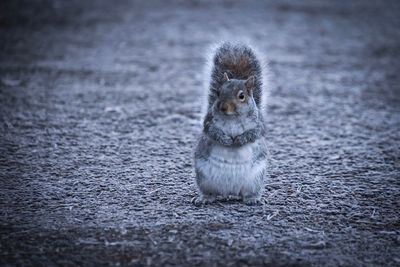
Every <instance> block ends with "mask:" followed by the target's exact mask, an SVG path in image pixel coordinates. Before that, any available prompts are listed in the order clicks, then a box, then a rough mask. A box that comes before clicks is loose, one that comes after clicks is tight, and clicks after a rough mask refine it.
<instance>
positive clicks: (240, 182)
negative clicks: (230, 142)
mask: <svg viewBox="0 0 400 267" xmlns="http://www.w3.org/2000/svg"><path fill="white" fill-rule="evenodd" d="M255 146H257V144H256V143H249V144H246V145H244V146H242V147H238V148H231V147H224V146H218V145H217V146H215V147H213V148H212V150H211V152H210V156H209V158H208V159H207V160H204V159H198V160H197V161H196V163H195V165H196V168H197V169H198V170H200V171H201V172H202V174H203V176H204V177H203V179H202V181H201V182H200V183H199V187H200V189H201V191H202V192H203V193H206V194H207V193H208V194H216V195H222V196H228V195H255V194H258V191H260V190H261V189H262V188H263V187H264V186H263V177H262V172H263V170H264V169H265V167H266V162H258V163H257V164H256V165H254V164H253V163H252V156H253V148H254V147H255Z"/></svg>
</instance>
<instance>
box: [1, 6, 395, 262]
mask: <svg viewBox="0 0 400 267" xmlns="http://www.w3.org/2000/svg"><path fill="white" fill-rule="evenodd" d="M145 2H146V1H137V2H136V1H107V0H104V1H78V0H74V1H48V0H45V1H39V0H37V1H28V0H26V1H2V2H1V4H0V14H1V16H0V188H1V190H0V264H1V265H20V266H29V265H35V266H40V265H43V266H52V265H67V266H68V265H71V266H72V265H77V264H79V265H84V266H99V265H132V266H147V265H149V266H168V265H186V266H197V265H206V266H246V265H247V266H259V265H266V266H288V265H293V266H399V265H400V105H399V104H400V86H399V84H400V75H399V73H400V2H399V1H391V2H389V1H370V2H369V1H342V2H338V1H329V2H328V1H326V2H322V1H306V2H299V1H287V2H286V1H270V2H261V1H254V2H250V1H246V2H236V1H224V2H218V3H217V2H215V1H193V2H188V1H159V2H155V1H151V3H148V2H146V3H145ZM149 2H150V1H149ZM225 39H229V40H235V39H240V40H246V39H247V40H249V41H251V42H252V43H254V44H256V45H257V47H258V48H259V50H260V51H261V52H262V53H263V54H265V56H266V57H267V58H268V60H269V68H270V86H269V88H268V90H269V93H270V97H269V99H268V108H267V111H266V118H267V128H268V140H267V143H268V145H269V149H270V152H271V160H270V165H271V171H270V173H269V175H268V183H267V185H266V193H265V195H264V198H265V200H266V204H265V205H264V206H246V205H244V204H242V203H239V202H227V203H217V204H213V205H208V206H205V207H196V206H194V205H192V204H191V203H190V199H191V198H192V197H193V196H195V195H196V187H195V184H194V172H193V166H192V155H193V147H194V146H195V143H196V139H197V136H198V134H199V133H200V131H201V116H202V113H201V112H202V103H203V102H202V101H201V100H200V99H201V97H202V96H203V94H204V90H206V87H205V85H204V80H205V77H204V74H203V67H204V62H205V58H206V54H207V49H208V47H209V45H210V44H212V43H215V42H217V41H221V40H225Z"/></svg>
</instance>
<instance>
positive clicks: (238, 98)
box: [214, 73, 256, 116]
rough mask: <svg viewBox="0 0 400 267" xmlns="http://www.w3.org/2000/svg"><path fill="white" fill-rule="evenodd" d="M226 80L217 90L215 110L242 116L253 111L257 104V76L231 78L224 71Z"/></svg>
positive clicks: (227, 114)
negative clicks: (238, 78) (254, 95)
mask: <svg viewBox="0 0 400 267" xmlns="http://www.w3.org/2000/svg"><path fill="white" fill-rule="evenodd" d="M224 80H225V82H224V83H223V84H222V86H221V87H220V88H219V90H218V91H217V96H218V98H217V101H215V102H214V112H216V113H220V114H223V115H226V116H233V115H236V116H238V115H239V116H240V115H243V114H248V113H249V112H253V111H254V109H255V108H256V104H255V102H254V99H253V89H254V86H255V77H254V76H250V77H249V78H248V79H247V80H236V79H229V77H228V75H227V74H226V73H224Z"/></svg>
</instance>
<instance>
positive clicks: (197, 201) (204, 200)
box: [191, 196, 215, 206]
mask: <svg viewBox="0 0 400 267" xmlns="http://www.w3.org/2000/svg"><path fill="white" fill-rule="evenodd" d="M214 201H215V197H211V196H207V197H206V196H197V197H193V198H192V200H191V202H192V203H193V204H194V205H195V206H202V205H205V204H210V203H213V202H214Z"/></svg>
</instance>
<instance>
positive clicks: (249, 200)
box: [243, 197, 264, 206]
mask: <svg viewBox="0 0 400 267" xmlns="http://www.w3.org/2000/svg"><path fill="white" fill-rule="evenodd" d="M243 202H244V204H246V205H251V206H253V205H262V204H264V202H263V201H262V199H261V197H245V198H243Z"/></svg>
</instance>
